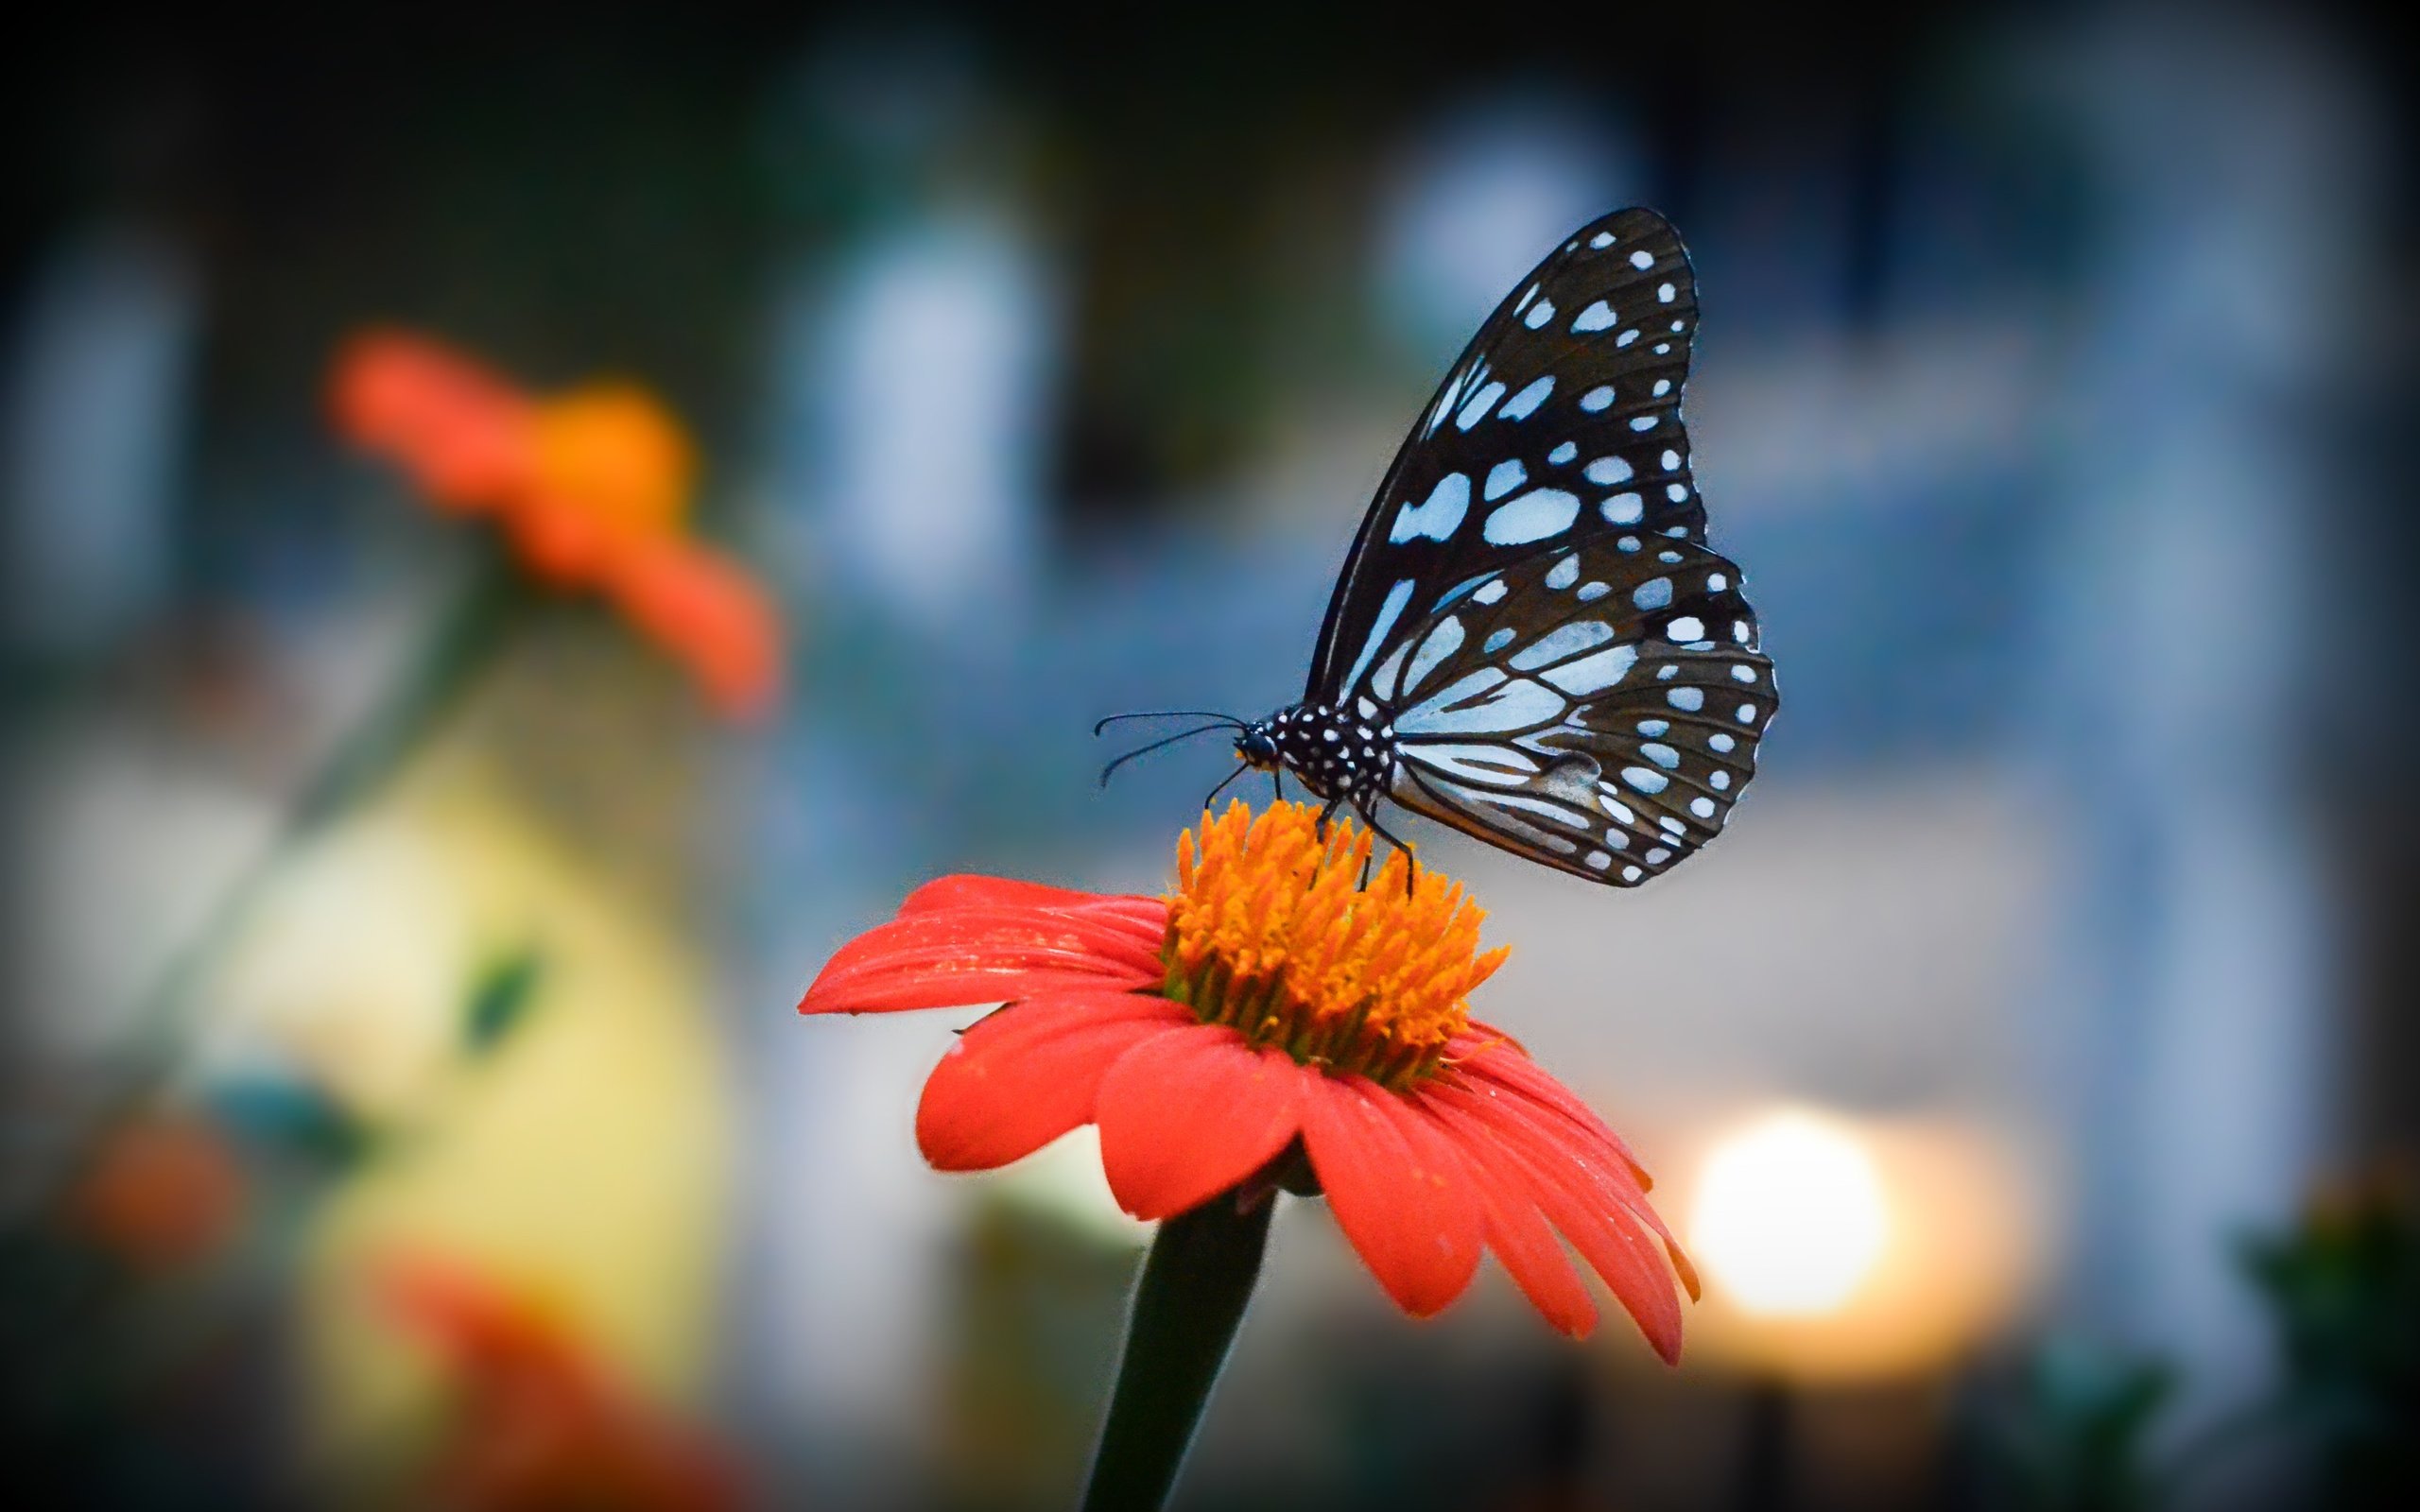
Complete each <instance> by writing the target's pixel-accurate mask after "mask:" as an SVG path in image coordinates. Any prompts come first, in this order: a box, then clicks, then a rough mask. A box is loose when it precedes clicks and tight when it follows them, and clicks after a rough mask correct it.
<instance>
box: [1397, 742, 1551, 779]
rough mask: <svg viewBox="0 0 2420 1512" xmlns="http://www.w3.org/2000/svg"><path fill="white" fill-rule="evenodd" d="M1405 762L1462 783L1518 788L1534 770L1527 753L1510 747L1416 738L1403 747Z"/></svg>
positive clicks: (1534, 763) (1532, 762)
mask: <svg viewBox="0 0 2420 1512" xmlns="http://www.w3.org/2000/svg"><path fill="white" fill-rule="evenodd" d="M1403 753H1404V757H1405V759H1406V760H1408V761H1415V762H1418V763H1419V764H1420V765H1423V766H1426V767H1430V768H1432V769H1434V770H1436V771H1440V772H1443V773H1444V774H1445V775H1446V776H1448V777H1451V778H1454V779H1455V780H1457V781H1459V782H1487V783H1490V784H1492V785H1494V786H1497V787H1518V786H1520V785H1521V783H1522V782H1525V781H1527V780H1528V779H1529V778H1530V777H1532V776H1534V775H1535V774H1536V772H1537V770H1538V764H1537V763H1536V762H1535V761H1532V760H1531V759H1530V756H1529V754H1528V753H1527V752H1525V751H1523V750H1521V749H1520V748H1519V747H1513V746H1502V745H1496V746H1469V745H1459V744H1458V745H1443V744H1439V743H1435V742H1430V741H1420V742H1417V743H1415V744H1412V745H1409V746H1406V747H1404V748H1403Z"/></svg>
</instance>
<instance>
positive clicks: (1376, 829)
mask: <svg viewBox="0 0 2420 1512" xmlns="http://www.w3.org/2000/svg"><path fill="white" fill-rule="evenodd" d="M1375 807H1376V805H1374V804H1373V805H1371V806H1370V807H1369V808H1364V807H1363V806H1361V805H1360V804H1358V803H1357V804H1355V805H1354V806H1353V812H1354V813H1356V814H1358V815H1360V816H1361V822H1362V823H1364V824H1366V825H1368V826H1369V827H1370V833H1372V834H1374V835H1376V836H1377V837H1378V838H1379V839H1381V840H1384V841H1385V842H1387V844H1389V845H1391V846H1393V847H1394V848H1395V849H1396V850H1398V851H1402V852H1403V859H1404V868H1403V890H1404V896H1405V897H1407V898H1408V897H1409V896H1411V885H1412V882H1413V880H1414V879H1415V878H1416V877H1418V876H1419V874H1420V858H1419V857H1417V856H1415V855H1413V854H1412V853H1411V847H1409V846H1408V845H1406V844H1404V843H1403V842H1402V841H1401V840H1398V839H1396V838H1395V837H1394V836H1393V835H1392V834H1390V833H1387V827H1386V826H1385V825H1383V824H1380V823H1379V822H1378V816H1377V815H1376V814H1375V813H1374V812H1372V810H1373V809H1374V808H1375ZM1377 855H1378V850H1377V847H1375V846H1372V847H1371V848H1370V854H1369V857H1368V858H1367V859H1365V860H1364V861H1363V862H1362V863H1361V885H1362V886H1363V887H1365V888H1366V887H1368V886H1369V885H1370V862H1371V861H1374V860H1376V859H1377Z"/></svg>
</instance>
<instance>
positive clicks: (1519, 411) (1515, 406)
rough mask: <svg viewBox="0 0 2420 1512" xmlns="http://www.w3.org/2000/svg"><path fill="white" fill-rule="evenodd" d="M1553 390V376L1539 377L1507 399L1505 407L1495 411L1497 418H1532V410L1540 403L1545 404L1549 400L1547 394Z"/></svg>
mask: <svg viewBox="0 0 2420 1512" xmlns="http://www.w3.org/2000/svg"><path fill="white" fill-rule="evenodd" d="M1553 392H1554V379H1553V377H1552V376H1547V377H1545V378H1541V379H1538V380H1537V381H1536V382H1535V383H1532V384H1530V387H1527V388H1524V389H1522V390H1521V391H1520V392H1519V393H1517V394H1514V395H1513V397H1512V398H1510V399H1508V400H1506V401H1505V402H1504V407H1503V408H1502V409H1499V410H1497V411H1496V412H1495V418H1496V419H1498V420H1528V419H1529V418H1530V411H1531V410H1534V409H1536V408H1537V407H1538V406H1539V405H1540V404H1545V403H1546V402H1547V395H1548V394H1551V393H1553Z"/></svg>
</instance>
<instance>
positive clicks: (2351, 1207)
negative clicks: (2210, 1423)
mask: <svg viewBox="0 0 2420 1512" xmlns="http://www.w3.org/2000/svg"><path fill="white" fill-rule="evenodd" d="M2242 1261H2243V1268H2244V1271H2245V1274H2247V1275H2248V1276H2249V1277H2250V1278H2251V1279H2252V1282H2253V1284H2254V1286H2255V1287H2256V1289H2257V1291H2258V1294H2259V1297H2260V1299H2261V1301H2262V1303H2263V1304H2264V1308H2265V1310H2266V1312H2267V1314H2268V1315H2269V1319H2270V1322H2271V1324H2272V1326H2273V1329H2274V1330H2275V1339H2276V1349H2277V1361H2278V1368H2279V1373H2280V1375H2281V1378H2282V1379H2281V1383H2280V1387H2279V1398H2278V1402H2279V1404H2278V1413H2279V1417H2280V1418H2281V1420H2282V1421H2281V1426H2282V1427H2283V1428H2284V1429H2285V1430H2286V1431H2287V1432H2288V1433H2290V1434H2291V1435H2293V1436H2294V1437H2295V1439H2296V1440H2297V1441H2298V1443H2299V1444H2300V1446H2301V1447H2302V1448H2303V1449H2304V1450H2305V1452H2308V1454H2309V1455H2310V1456H2311V1458H2312V1461H2313V1469H2314V1472H2315V1475H2316V1478H2317V1480H2318V1482H2319V1485H2320V1489H2321V1492H2322V1494H2323V1495H2324V1497H2325V1505H2327V1506H2330V1507H2339V1508H2348V1509H2349V1508H2370V1507H2387V1506H2395V1507H2408V1506H2412V1505H2420V1448H2415V1445H2420V1222H2415V1218H2414V1214H2413V1212H2412V1210H2411V1204H2410V1203H2409V1202H2408V1201H2405V1200H2399V1199H2398V1198H2397V1196H2396V1195H2395V1194H2394V1193H2392V1192H2390V1191H2386V1190H2383V1189H2380V1188H2377V1187H2372V1188H2368V1189H2364V1190H2357V1191H2353V1192H2350V1193H2345V1194H2338V1195H2335V1196H2332V1197H2330V1198H2327V1199H2325V1200H2323V1201H2320V1202H2318V1203H2315V1204H2313V1206H2312V1208H2311V1209H2310V1211H2308V1213H2307V1214H2306V1215H2305V1217H2304V1219H2303V1221H2302V1223H2301V1224H2300V1225H2298V1226H2297V1227H2295V1228H2294V1229H2290V1230H2289V1231H2287V1232H2285V1233H2282V1234H2274V1235H2263V1236H2256V1237H2255V1238H2253V1239H2251V1240H2249V1241H2247V1242H2246V1243H2245V1244H2244V1246H2243V1249H2242Z"/></svg>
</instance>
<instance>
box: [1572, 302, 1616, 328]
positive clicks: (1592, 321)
mask: <svg viewBox="0 0 2420 1512" xmlns="http://www.w3.org/2000/svg"><path fill="white" fill-rule="evenodd" d="M1613 323H1614V307H1613V306H1612V305H1610V304H1607V303H1606V302H1605V301H1602V300H1599V301H1597V302H1596V303H1594V304H1592V305H1590V306H1588V308H1586V309H1584V310H1582V311H1581V312H1580V313H1579V314H1578V315H1576V316H1574V317H1572V319H1571V329H1573V330H1574V331H1602V330H1604V329H1605V328H1606V327H1607V326H1609V325H1612V324H1613Z"/></svg>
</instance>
